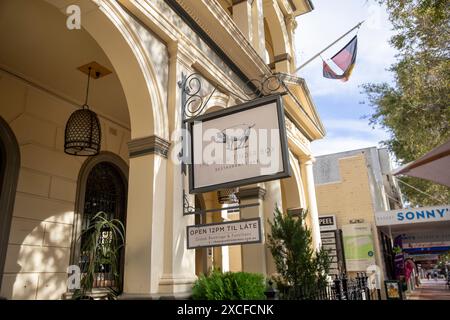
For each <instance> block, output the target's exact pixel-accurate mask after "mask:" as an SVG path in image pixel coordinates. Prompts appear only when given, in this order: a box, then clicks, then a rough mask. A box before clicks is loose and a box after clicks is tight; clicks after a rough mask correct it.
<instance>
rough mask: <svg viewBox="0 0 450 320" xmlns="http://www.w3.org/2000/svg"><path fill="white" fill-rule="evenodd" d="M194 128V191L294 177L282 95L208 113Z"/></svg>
mask: <svg viewBox="0 0 450 320" xmlns="http://www.w3.org/2000/svg"><path fill="white" fill-rule="evenodd" d="M188 128H189V136H190V144H189V149H188V159H189V161H190V163H189V192H190V193H198V192H209V191H213V190H218V189H224V188H232V187H237V186H242V185H249V184H254V183H258V182H263V181H269V180H276V179H281V178H285V177H289V176H290V169H289V162H288V149H287V138H286V129H285V119H284V108H283V104H282V98H281V96H279V95H274V96H269V97H264V98H261V99H257V100H254V101H252V102H249V103H244V104H241V105H238V106H234V107H231V108H227V109H223V110H220V111H216V112H211V113H207V114H205V115H202V116H199V117H197V118H195V119H194V120H190V121H188Z"/></svg>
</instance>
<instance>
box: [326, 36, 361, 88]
mask: <svg viewBox="0 0 450 320" xmlns="http://www.w3.org/2000/svg"><path fill="white" fill-rule="evenodd" d="M357 46H358V38H357V36H354V37H353V39H352V40H350V42H349V43H348V44H347V45H346V46H345V47H344V48H343V49H341V50H340V51H339V52H338V53H336V54H335V55H334V56H333V57H332V58H331V60H332V61H333V62H334V63H335V64H336V65H337V66H338V67H339V68H340V69H341V70H342V74H337V73H336V72H334V71H333V69H332V68H331V67H330V66H329V65H328V64H327V63H326V62H325V61H323V76H324V77H325V78H329V79H340V80H342V81H347V80H348V79H349V78H350V74H351V73H352V71H353V67H354V66H355V61H356V52H357Z"/></svg>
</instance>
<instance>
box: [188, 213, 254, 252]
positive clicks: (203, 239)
mask: <svg viewBox="0 0 450 320" xmlns="http://www.w3.org/2000/svg"><path fill="white" fill-rule="evenodd" d="M186 231H187V248H188V249H195V248H203V247H219V246H229V245H237V244H250V243H261V242H262V237H261V219H260V218H255V219H245V220H237V221H231V222H222V223H211V224H200V225H193V226H188V227H186Z"/></svg>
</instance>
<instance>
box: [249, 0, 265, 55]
mask: <svg viewBox="0 0 450 320" xmlns="http://www.w3.org/2000/svg"><path fill="white" fill-rule="evenodd" d="M252 23H253V43H252V44H253V47H254V48H255V50H256V52H258V54H259V55H260V57H262V58H263V59H264V60H265V58H266V35H265V31H264V11H263V0H253V6H252ZM266 63H269V61H266Z"/></svg>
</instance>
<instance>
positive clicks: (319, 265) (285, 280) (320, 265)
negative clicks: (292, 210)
mask: <svg viewBox="0 0 450 320" xmlns="http://www.w3.org/2000/svg"><path fill="white" fill-rule="evenodd" d="M306 216H307V212H306V211H303V212H302V213H301V214H300V215H299V216H295V217H294V216H291V215H287V214H283V213H282V212H281V211H280V210H279V209H278V207H277V208H275V215H274V219H273V222H271V221H269V223H270V226H271V234H270V235H269V236H268V246H269V249H270V251H271V253H272V256H273V259H274V262H275V266H276V268H277V272H278V274H279V275H278V276H277V277H275V278H274V280H275V283H276V284H277V287H278V289H279V290H280V294H281V298H283V299H300V298H305V297H306V298H308V297H311V296H313V295H314V294H316V293H317V292H318V291H319V290H321V289H323V288H324V287H325V285H326V277H327V274H328V272H329V268H330V263H331V259H330V257H329V255H328V252H327V251H326V250H324V249H323V248H321V249H320V250H319V251H317V252H314V250H313V249H312V237H311V231H310V230H309V229H308V228H307V227H306V223H305V219H306Z"/></svg>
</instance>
